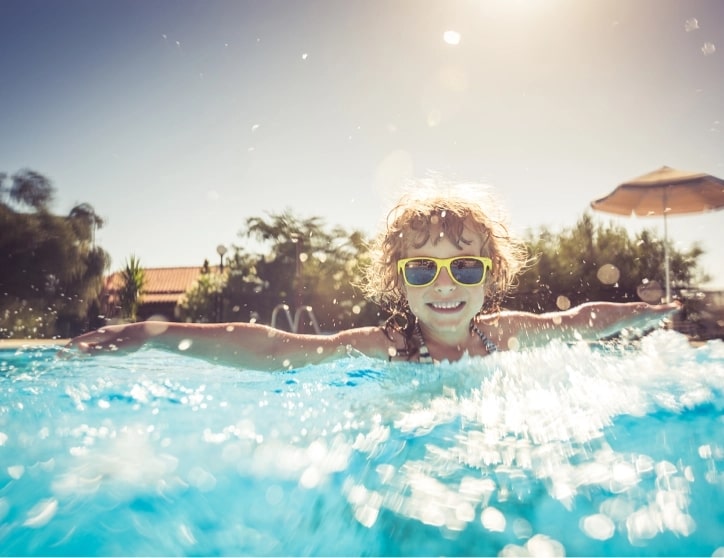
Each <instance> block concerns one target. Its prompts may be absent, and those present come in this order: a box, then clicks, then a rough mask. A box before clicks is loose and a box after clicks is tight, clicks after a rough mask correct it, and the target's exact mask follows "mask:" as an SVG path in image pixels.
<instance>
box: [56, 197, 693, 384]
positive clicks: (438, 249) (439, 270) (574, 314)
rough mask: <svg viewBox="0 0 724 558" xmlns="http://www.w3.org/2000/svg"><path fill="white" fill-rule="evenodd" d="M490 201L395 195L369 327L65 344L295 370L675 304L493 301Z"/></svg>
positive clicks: (377, 265) (523, 341)
mask: <svg viewBox="0 0 724 558" xmlns="http://www.w3.org/2000/svg"><path fill="white" fill-rule="evenodd" d="M496 208H497V205H496V204H495V203H494V200H493V198H492V197H491V196H490V195H489V194H488V193H487V192H485V191H484V190H482V189H481V188H480V187H474V186H455V187H446V189H444V190H441V189H440V188H439V187H430V186H429V185H427V187H426V186H425V185H421V186H418V187H417V188H416V189H415V190H413V191H411V192H410V193H409V194H407V195H405V196H403V197H402V198H401V199H400V201H399V202H398V204H397V205H396V206H395V208H394V209H393V210H392V211H391V212H390V214H389V217H388V222H387V225H386V227H384V228H383V230H382V232H381V233H380V234H379V235H378V237H377V238H376V239H375V241H374V242H373V244H372V246H371V251H370V253H371V257H372V262H371V264H370V265H369V266H368V267H367V269H366V270H365V273H364V281H362V282H360V286H361V287H362V288H363V290H364V292H365V294H366V295H367V296H368V297H369V298H370V299H372V300H374V301H375V302H378V303H379V304H381V305H382V306H383V307H384V308H386V309H387V310H388V311H389V312H390V318H389V319H388V320H387V322H386V323H385V324H384V325H382V326H380V327H363V328H356V329H350V330H346V331H341V332H338V333H335V334H332V335H302V334H295V333H289V332H286V331H281V330H277V329H273V328H271V327H267V326H263V325H259V324H250V323H233V324H189V323H167V322H139V323H133V324H127V325H116V326H108V327H104V328H102V329H99V330H98V331H95V332H91V333H86V334H84V335H81V336H80V337H77V338H75V339H73V340H72V341H71V342H70V343H69V347H77V348H78V349H80V350H81V351H83V352H101V351H104V352H105V351H116V352H121V353H123V352H128V351H132V350H135V349H138V348H140V347H142V346H148V347H154V348H159V349H164V350H168V351H179V352H183V354H187V355H190V356H194V357H198V358H202V359H206V360H210V361H214V362H223V363H227V364H233V365H235V366H238V367H240V368H248V369H256V370H284V369H290V368H298V367H301V366H304V365H307V364H313V363H319V362H322V361H327V360H331V359H335V358H340V357H344V356H347V355H348V354H350V352H351V351H359V352H361V353H363V354H365V355H368V356H370V357H374V358H383V359H386V360H409V361H413V362H437V361H443V360H449V361H455V360H458V359H460V358H461V357H462V356H463V355H465V354H469V355H480V356H482V355H487V354H490V353H492V352H493V351H496V350H516V349H520V348H525V347H533V346H539V345H543V344H545V343H547V342H548V341H549V340H551V339H561V340H564V341H577V340H581V339H585V340H595V339H600V338H604V337H608V336H611V335H613V334H615V333H617V332H619V331H621V330H622V329H625V328H633V329H640V330H644V331H645V330H647V329H650V328H653V327H655V326H657V325H658V324H659V323H660V322H661V320H662V319H664V318H666V317H667V316H669V315H670V314H672V313H673V312H675V311H676V310H678V308H679V305H678V303H674V304H661V305H655V306H651V305H648V304H645V303H638V302H632V303H608V302H591V303H586V304H583V305H581V306H578V307H575V308H572V309H570V310H567V311H564V312H553V313H546V314H531V313H527V312H510V311H503V310H501V309H500V303H501V301H502V300H503V297H504V296H505V295H506V293H507V292H508V290H509V289H510V287H511V286H512V284H513V281H514V280H515V278H516V276H517V275H518V273H519V272H520V271H521V270H522V269H523V267H524V265H525V263H526V250H525V248H524V246H523V245H522V244H521V243H520V242H519V241H517V240H516V239H514V238H513V237H512V236H511V235H510V234H509V232H508V230H507V228H506V226H505V224H504V221H503V219H501V218H500V216H496V215H495V211H496V210H497V209H496Z"/></svg>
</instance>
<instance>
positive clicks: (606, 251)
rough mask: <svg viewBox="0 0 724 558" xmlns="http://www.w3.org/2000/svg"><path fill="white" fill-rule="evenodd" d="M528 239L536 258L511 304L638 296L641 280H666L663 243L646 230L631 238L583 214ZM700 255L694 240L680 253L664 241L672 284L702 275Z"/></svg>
mask: <svg viewBox="0 0 724 558" xmlns="http://www.w3.org/2000/svg"><path fill="white" fill-rule="evenodd" d="M527 241H528V245H529V248H530V252H531V254H533V256H534V257H535V260H534V264H533V265H532V266H531V267H530V268H529V269H528V270H527V271H525V272H524V273H523V275H522V276H521V278H520V282H519V285H518V287H517V289H516V290H515V291H514V293H512V296H511V298H510V300H509V301H507V303H506V306H507V307H508V308H511V309H519V310H527V311H531V312H540V311H553V310H558V309H565V308H567V307H568V306H569V305H570V306H576V305H578V304H581V303H583V302H587V301H591V300H603V301H613V302H625V301H637V300H640V296H639V292H640V288H641V286H642V285H645V284H653V282H656V283H658V284H659V285H661V286H662V287H663V286H664V284H665V275H664V246H663V242H662V241H661V240H659V239H657V237H656V236H655V235H654V234H653V233H652V232H651V231H649V230H643V231H641V232H640V233H638V234H636V236H635V237H634V238H630V237H629V235H628V234H627V232H626V230H625V229H624V228H623V227H616V226H613V225H611V224H609V225H605V226H604V225H596V224H594V222H593V220H592V218H591V216H590V215H588V214H584V215H583V216H582V217H581V218H580V219H579V220H578V222H577V223H576V224H575V225H574V226H573V227H572V228H570V229H567V230H564V231H562V232H561V233H560V234H558V235H555V234H553V233H551V232H550V231H549V230H547V229H543V230H541V231H539V232H537V233H530V234H529V236H528V239H527ZM702 254H703V251H702V249H701V247H700V246H698V245H694V246H693V247H692V248H691V249H689V250H688V251H684V252H681V251H678V250H676V249H675V248H674V247H673V246H672V245H671V244H669V256H670V261H671V263H670V268H671V278H672V285H673V286H674V287H676V288H679V289H681V288H685V287H687V286H689V285H690V284H691V283H692V282H693V281H697V280H698V281H705V280H707V278H706V277H705V276H703V275H697V273H698V269H697V261H698V259H699V257H700V256H701V255H702ZM649 302H652V300H651V301H649Z"/></svg>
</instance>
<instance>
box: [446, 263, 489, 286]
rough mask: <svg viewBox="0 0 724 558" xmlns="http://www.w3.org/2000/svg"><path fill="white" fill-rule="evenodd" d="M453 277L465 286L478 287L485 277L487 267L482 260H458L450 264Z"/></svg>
mask: <svg viewBox="0 0 724 558" xmlns="http://www.w3.org/2000/svg"><path fill="white" fill-rule="evenodd" d="M450 270H451V271H452V276H453V277H454V278H455V280H456V281H457V282H458V283H462V284H463V285H477V284H478V283H482V281H483V277H485V267H484V266H483V262H481V261H480V260H474V259H472V258H456V259H454V260H453V261H452V262H450Z"/></svg>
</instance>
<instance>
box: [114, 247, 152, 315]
mask: <svg viewBox="0 0 724 558" xmlns="http://www.w3.org/2000/svg"><path fill="white" fill-rule="evenodd" d="M121 281H122V285H121V290H120V291H119V293H118V296H119V298H120V304H121V312H122V313H123V317H124V318H126V319H128V320H131V321H133V322H135V321H136V319H137V314H138V304H139V302H140V300H141V295H142V294H143V287H144V286H145V284H146V274H145V273H144V271H143V268H142V267H141V260H139V259H138V258H137V257H136V256H134V255H131V256H130V257H129V258H128V260H127V261H126V267H125V268H124V269H123V271H121Z"/></svg>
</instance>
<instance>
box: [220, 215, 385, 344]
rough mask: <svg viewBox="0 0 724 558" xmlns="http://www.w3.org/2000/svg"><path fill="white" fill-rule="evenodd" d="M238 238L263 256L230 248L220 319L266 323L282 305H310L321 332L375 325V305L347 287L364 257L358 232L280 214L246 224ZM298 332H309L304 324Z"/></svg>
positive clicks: (314, 218)
mask: <svg viewBox="0 0 724 558" xmlns="http://www.w3.org/2000/svg"><path fill="white" fill-rule="evenodd" d="M240 237H242V238H243V239H254V240H256V241H257V242H258V243H261V245H262V247H263V248H266V253H264V254H260V253H250V252H247V251H246V250H245V249H244V248H243V246H235V247H234V248H235V253H234V255H233V257H232V258H230V261H229V270H230V272H229V278H228V281H227V284H226V287H225V288H224V293H223V298H224V316H225V318H226V319H229V320H239V321H249V320H252V319H258V320H260V321H262V322H266V323H268V321H269V320H270V317H271V314H272V311H273V309H274V307H275V306H276V305H278V304H288V305H289V306H290V307H291V309H292V312H294V311H295V310H296V309H297V308H300V307H302V306H307V305H308V306H312V307H313V309H314V313H315V316H316V318H317V320H318V322H319V325H320V328H321V329H322V330H324V331H334V330H339V329H344V328H348V327H353V326H359V325H369V324H376V323H377V322H378V321H379V316H378V308H377V306H376V305H374V304H372V303H369V302H367V301H365V300H364V298H363V297H362V295H361V293H359V292H358V291H356V290H355V289H354V288H353V287H352V286H351V283H352V280H353V279H356V278H357V277H358V264H359V261H360V259H361V258H362V257H364V254H365V238H364V236H363V235H362V233H360V232H358V231H352V232H349V231H347V230H345V229H344V228H342V227H339V226H338V227H333V228H331V229H329V228H328V227H327V226H326V225H325V223H324V221H323V220H322V219H321V218H319V217H312V218H309V219H300V218H298V217H296V216H294V215H293V214H292V213H291V212H290V211H285V212H283V213H279V214H271V215H269V218H268V219H262V218H258V217H253V218H250V219H248V220H247V221H246V223H245V228H244V229H243V230H242V231H241V232H240ZM277 325H279V326H280V327H285V326H286V324H285V323H282V324H277ZM300 330H302V331H311V329H310V328H309V324H305V325H304V327H300Z"/></svg>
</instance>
